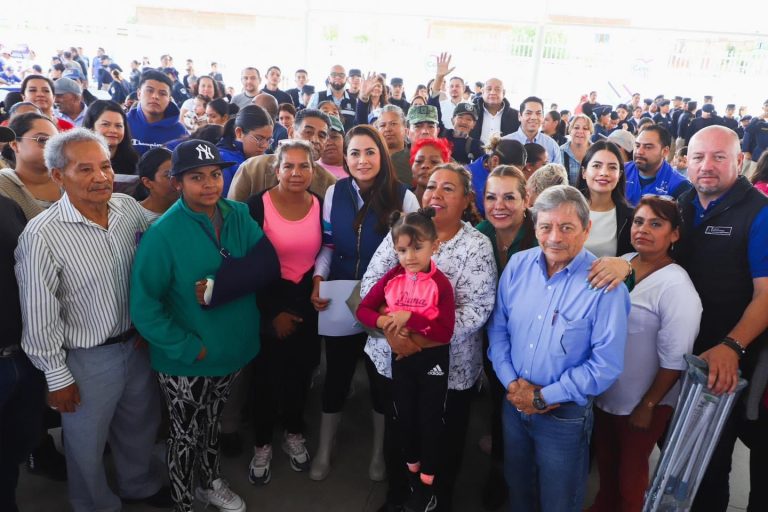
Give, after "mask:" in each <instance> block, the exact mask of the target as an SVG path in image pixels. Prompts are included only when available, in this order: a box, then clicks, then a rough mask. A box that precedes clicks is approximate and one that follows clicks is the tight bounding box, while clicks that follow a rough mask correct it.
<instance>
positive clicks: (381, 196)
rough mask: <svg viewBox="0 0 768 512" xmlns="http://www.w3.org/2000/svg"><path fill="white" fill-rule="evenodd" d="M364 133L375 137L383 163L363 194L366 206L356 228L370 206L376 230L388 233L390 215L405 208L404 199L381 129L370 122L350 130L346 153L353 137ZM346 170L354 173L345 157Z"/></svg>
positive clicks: (358, 218) (356, 219)
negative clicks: (371, 183) (400, 192)
mask: <svg viewBox="0 0 768 512" xmlns="http://www.w3.org/2000/svg"><path fill="white" fill-rule="evenodd" d="M363 135H365V136H367V137H370V138H371V139H373V142H374V144H376V147H377V148H378V150H379V155H380V164H381V165H380V168H379V173H378V174H377V175H376V178H375V179H374V181H373V186H372V187H371V188H370V189H369V190H368V191H366V192H365V193H363V194H362V197H363V202H364V203H365V206H364V207H363V208H361V209H360V211H359V212H358V214H357V217H356V218H355V223H354V228H355V230H357V229H358V228H359V227H360V225H361V224H362V223H363V219H364V218H365V214H366V212H367V211H368V208H371V209H373V211H374V213H375V214H376V218H377V223H376V231H378V232H380V233H386V232H387V230H388V229H389V217H390V215H392V212H393V211H395V210H401V209H402V208H403V205H402V201H400V194H399V185H398V181H397V178H396V176H395V168H394V166H393V165H392V159H391V158H390V157H389V150H387V144H386V143H385V142H384V139H382V138H381V135H380V134H379V131H378V130H377V129H376V128H374V127H373V126H371V125H369V124H359V125H357V126H355V127H354V128H352V129H351V130H349V132H348V133H347V136H346V138H345V139H344V154H345V155H346V154H347V150H348V148H349V142H350V141H351V140H352V138H354V137H357V136H363ZM344 170H345V171H346V172H347V174H349V175H350V176H351V175H352V173H350V172H349V166H348V165H347V159H346V158H345V159H344ZM352 179H354V178H352Z"/></svg>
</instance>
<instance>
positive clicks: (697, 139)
mask: <svg viewBox="0 0 768 512" xmlns="http://www.w3.org/2000/svg"><path fill="white" fill-rule="evenodd" d="M739 149H740V148H739V140H738V138H737V136H736V133H735V132H734V131H733V130H731V129H730V128H726V127H724V126H711V127H707V128H704V129H702V130H701V131H699V132H698V133H697V134H696V135H695V136H694V137H693V138H692V139H691V141H690V144H689V145H688V176H689V177H690V179H691V181H692V182H693V184H694V187H695V190H691V191H690V192H688V193H686V194H684V195H683V196H681V197H680V202H679V208H680V210H681V212H682V216H683V223H682V228H681V237H680V241H679V243H678V245H677V246H676V248H675V250H676V259H677V260H678V262H679V263H680V264H681V265H682V266H683V268H685V270H686V271H687V272H688V275H689V276H690V277H691V281H692V282H693V285H694V286H695V287H696V291H697V292H698V294H699V296H700V297H701V303H702V306H703V308H704V311H703V314H702V315H701V326H700V329H699V336H698V337H697V338H696V341H695V343H694V346H693V352H694V354H699V355H700V357H701V358H702V359H704V360H705V361H707V363H708V365H709V382H708V387H709V388H711V389H712V390H713V392H714V393H716V394H721V393H725V392H728V393H731V392H733V390H734V388H735V387H736V382H737V380H738V377H739V373H738V372H739V370H740V371H741V373H742V376H743V377H744V378H746V379H747V380H748V381H749V386H748V387H747V389H746V392H745V395H746V396H744V397H742V398H744V399H743V400H738V401H737V403H736V405H735V406H734V409H733V411H732V412H731V414H730V416H729V417H728V419H727V420H726V422H725V425H724V426H723V430H722V434H721V437H720V441H719V442H718V444H717V446H716V447H715V450H714V452H713V454H712V458H711V459H710V462H709V466H708V467H707V471H706V473H705V475H704V478H703V480H702V481H701V485H700V487H699V491H698V493H697V495H696V499H695V501H694V503H693V506H692V508H691V511H692V512H725V511H726V510H727V509H728V502H729V496H730V494H729V474H730V471H731V457H732V453H733V448H734V445H735V443H736V438H737V437H738V438H740V439H741V440H742V441H743V442H744V443H745V444H746V445H747V447H748V448H749V449H750V460H751V470H750V495H749V504H748V506H747V510H748V511H749V512H752V511H755V512H757V511H758V510H760V511H763V510H768V488H767V487H766V485H765V472H764V468H765V467H766V463H768V436H766V432H768V407H766V403H765V401H764V397H765V393H766V381H767V380H768V365H766V364H765V361H766V359H767V358H768V316H767V315H766V314H765V312H766V311H768V198H766V197H765V196H764V195H763V194H761V193H760V192H759V191H757V190H756V189H755V188H754V187H752V185H751V184H750V183H749V181H748V180H747V179H746V178H745V177H744V176H741V175H740V169H741V165H742V160H743V156H742V154H741V152H740V151H739ZM761 475H762V476H761Z"/></svg>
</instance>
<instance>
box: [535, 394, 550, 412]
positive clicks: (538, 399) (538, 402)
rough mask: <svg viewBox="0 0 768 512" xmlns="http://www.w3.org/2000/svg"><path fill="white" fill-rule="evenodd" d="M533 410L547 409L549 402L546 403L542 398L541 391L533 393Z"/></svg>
mask: <svg viewBox="0 0 768 512" xmlns="http://www.w3.org/2000/svg"><path fill="white" fill-rule="evenodd" d="M533 408H534V409H536V410H537V411H543V410H544V409H546V408H547V402H545V401H544V398H543V397H542V396H541V390H540V389H536V390H534V391H533Z"/></svg>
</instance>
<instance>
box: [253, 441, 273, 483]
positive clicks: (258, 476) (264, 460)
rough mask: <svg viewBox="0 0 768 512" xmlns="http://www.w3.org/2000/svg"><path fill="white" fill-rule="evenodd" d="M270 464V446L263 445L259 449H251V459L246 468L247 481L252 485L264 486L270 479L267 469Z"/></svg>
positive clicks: (270, 474)
mask: <svg viewBox="0 0 768 512" xmlns="http://www.w3.org/2000/svg"><path fill="white" fill-rule="evenodd" d="M271 462H272V445H271V444H265V445H264V446H262V447H261V448H259V447H258V446H254V447H253V458H252V459H251V463H250V464H249V466H248V480H249V481H250V482H251V483H252V484H254V485H255V484H261V485H266V484H268V483H269V481H270V480H271V479H272V472H271V471H270V469H269V466H270V463H271Z"/></svg>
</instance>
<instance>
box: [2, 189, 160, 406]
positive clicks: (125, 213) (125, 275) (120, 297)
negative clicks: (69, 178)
mask: <svg viewBox="0 0 768 512" xmlns="http://www.w3.org/2000/svg"><path fill="white" fill-rule="evenodd" d="M107 226H108V227H107V228H106V229H104V228H103V227H101V226H99V225H98V224H96V223H94V222H92V221H90V220H88V219H86V218H85V217H84V216H83V214H82V213H80V212H79V211H78V210H77V209H76V208H75V207H74V206H73V205H72V203H71V202H70V200H69V198H68V196H67V195H66V194H64V195H63V196H62V198H61V199H60V200H59V201H57V202H56V203H55V204H54V205H53V206H51V207H50V208H49V209H48V210H46V211H45V212H43V213H41V214H40V215H38V216H37V217H35V218H34V219H32V220H31V221H30V222H29V224H27V227H26V229H25V230H24V232H23V233H22V234H21V237H20V238H19V244H18V247H17V248H16V278H17V280H18V282H19V293H20V296H21V312H22V321H23V323H24V330H23V334H22V340H21V346H22V348H23V349H24V352H26V353H27V355H28V356H29V358H30V360H31V361H32V363H33V364H34V365H35V366H36V367H37V368H38V369H40V370H41V371H42V372H44V373H45V378H46V380H47V381H48V389H49V390H50V391H56V390H58V389H62V388H65V387H67V386H69V385H70V384H72V383H74V382H75V381H74V378H73V377H72V374H71V373H70V371H69V369H68V368H67V365H66V350H68V349H76V348H92V347H96V346H98V345H101V344H102V343H104V341H106V340H107V339H108V338H110V337H113V336H117V335H118V334H121V333H123V332H125V331H127V330H128V329H129V328H130V327H131V318H130V315H129V308H128V304H129V303H128V299H129V285H130V281H131V266H132V264H133V256H134V253H135V251H136V245H137V243H138V240H139V239H140V237H141V233H143V232H144V231H145V230H146V229H147V226H148V224H147V221H146V219H145V217H144V214H143V212H142V209H141V206H140V205H139V204H138V203H137V202H136V201H134V200H133V198H131V197H129V196H126V195H123V194H114V195H113V196H112V198H111V199H110V200H109V217H108V223H107Z"/></svg>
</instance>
